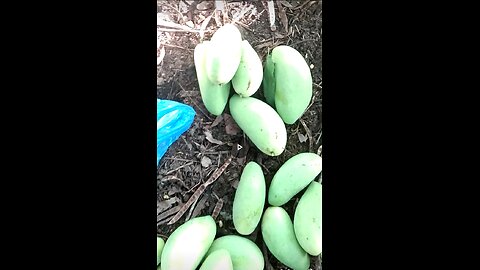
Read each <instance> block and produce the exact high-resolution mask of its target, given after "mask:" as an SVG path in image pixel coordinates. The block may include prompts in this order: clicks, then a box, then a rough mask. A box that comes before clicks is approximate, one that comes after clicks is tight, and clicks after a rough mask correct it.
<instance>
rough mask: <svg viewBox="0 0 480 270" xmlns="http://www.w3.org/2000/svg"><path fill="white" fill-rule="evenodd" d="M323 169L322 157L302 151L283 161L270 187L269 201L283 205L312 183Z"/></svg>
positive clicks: (274, 204) (275, 204) (272, 203)
mask: <svg viewBox="0 0 480 270" xmlns="http://www.w3.org/2000/svg"><path fill="white" fill-rule="evenodd" d="M321 171H322V157H320V156H319V155H317V154H314V153H300V154H297V155H295V156H293V157H291V158H290V159H288V160H287V161H285V163H283V165H282V166H281V167H280V168H279V169H278V171H277V172H276V173H275V175H274V176H273V179H272V182H271V183H270V187H269V189H268V203H269V204H271V205H273V206H281V205H284V204H285V203H287V202H288V201H289V200H290V199H291V198H292V197H293V196H295V195H296V194H297V193H299V192H300V191H301V190H302V189H304V188H305V187H306V186H308V184H310V183H311V182H312V181H313V179H315V177H316V176H317V175H318V174H320V172H321Z"/></svg>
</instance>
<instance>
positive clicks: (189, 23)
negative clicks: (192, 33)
mask: <svg viewBox="0 0 480 270" xmlns="http://www.w3.org/2000/svg"><path fill="white" fill-rule="evenodd" d="M185 24H186V25H187V26H188V27H190V28H195V25H194V24H193V22H192V21H188V22H186V23H185Z"/></svg>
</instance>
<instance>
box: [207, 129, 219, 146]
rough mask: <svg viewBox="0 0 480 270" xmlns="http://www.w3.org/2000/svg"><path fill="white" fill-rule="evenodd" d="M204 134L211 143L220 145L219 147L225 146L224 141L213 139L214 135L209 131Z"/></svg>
mask: <svg viewBox="0 0 480 270" xmlns="http://www.w3.org/2000/svg"><path fill="white" fill-rule="evenodd" d="M203 134H205V137H206V139H207V141H209V142H211V143H214V144H219V145H222V144H223V142H222V141H220V140H217V139H215V138H213V136H212V133H211V132H210V131H209V130H205V131H204V132H203Z"/></svg>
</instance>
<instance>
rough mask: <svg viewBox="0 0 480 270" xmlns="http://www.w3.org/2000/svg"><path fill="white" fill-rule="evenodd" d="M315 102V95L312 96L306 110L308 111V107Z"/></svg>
mask: <svg viewBox="0 0 480 270" xmlns="http://www.w3.org/2000/svg"><path fill="white" fill-rule="evenodd" d="M314 102H315V95H314V96H312V101H310V104H309V105H308V107H307V108H306V109H305V111H308V109H310V107H312V105H313V103H314Z"/></svg>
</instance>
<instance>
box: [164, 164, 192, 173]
mask: <svg viewBox="0 0 480 270" xmlns="http://www.w3.org/2000/svg"><path fill="white" fill-rule="evenodd" d="M192 164H193V161H191V162H188V163H187V164H183V165H182V166H179V167H177V168H175V169H173V170H170V171H169V172H167V173H166V174H167V175H168V174H172V173H173V172H176V171H178V170H180V169H181V168H183V167H187V166H190V165H192Z"/></svg>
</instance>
